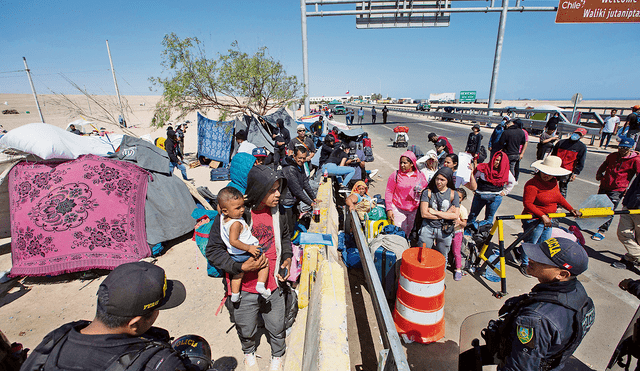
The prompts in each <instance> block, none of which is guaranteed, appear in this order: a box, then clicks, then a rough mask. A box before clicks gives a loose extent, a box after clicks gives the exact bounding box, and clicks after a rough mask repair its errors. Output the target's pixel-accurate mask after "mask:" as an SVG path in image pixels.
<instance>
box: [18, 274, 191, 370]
mask: <svg viewBox="0 0 640 371" xmlns="http://www.w3.org/2000/svg"><path fill="white" fill-rule="evenodd" d="M186 295H187V293H186V290H185V288H184V285H183V284H182V283H181V282H180V281H176V280H167V278H166V276H165V271H164V269H162V268H160V267H158V266H155V265H153V264H151V263H147V262H135V263H125V264H121V265H119V266H118V267H116V268H115V269H114V270H113V271H111V273H109V275H108V276H107V278H105V279H104V281H102V283H101V284H100V287H99V288H98V294H97V296H98V302H97V305H96V316H95V318H94V319H93V321H91V322H89V321H76V322H70V323H67V324H65V325H62V326H61V327H59V328H58V329H56V330H53V331H52V332H50V333H49V334H48V335H47V336H45V338H44V340H42V342H41V343H40V345H38V346H37V347H36V348H35V349H34V350H33V351H32V352H31V354H30V355H29V358H27V360H26V361H25V363H24V364H23V365H22V368H21V370H23V371H35V370H88V371H102V370H107V369H108V370H113V369H116V370H128V369H135V370H145V371H151V370H158V371H181V370H186V366H185V363H184V362H183V360H182V358H181V357H180V356H179V355H178V353H176V352H175V351H174V350H172V349H171V346H170V341H171V338H170V336H169V333H168V332H167V330H164V329H161V328H157V327H152V326H153V324H154V322H155V321H156V319H157V318H158V314H159V313H160V311H161V310H164V309H170V308H175V307H177V306H179V305H180V304H182V303H183V302H184V300H185V298H186ZM114 366H115V368H114ZM118 366H119V367H118ZM129 366H131V368H129Z"/></svg>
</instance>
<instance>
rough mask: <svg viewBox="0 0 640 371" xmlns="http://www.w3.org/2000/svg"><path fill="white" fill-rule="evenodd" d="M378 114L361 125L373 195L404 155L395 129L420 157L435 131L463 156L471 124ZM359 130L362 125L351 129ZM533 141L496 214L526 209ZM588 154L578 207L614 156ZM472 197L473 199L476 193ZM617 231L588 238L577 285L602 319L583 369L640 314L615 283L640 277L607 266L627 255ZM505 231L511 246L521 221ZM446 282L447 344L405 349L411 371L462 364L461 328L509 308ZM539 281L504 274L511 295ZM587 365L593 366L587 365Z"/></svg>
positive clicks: (473, 285)
mask: <svg viewBox="0 0 640 371" xmlns="http://www.w3.org/2000/svg"><path fill="white" fill-rule="evenodd" d="M381 108H382V107H378V108H377V111H378V115H377V123H376V124H375V125H371V117H370V110H365V112H366V115H365V119H364V124H363V125H362V126H361V127H362V128H363V129H364V130H366V131H367V132H368V133H369V136H370V137H371V138H372V141H373V147H374V148H373V150H374V155H375V158H376V160H375V162H373V163H372V164H371V167H376V168H378V169H379V170H380V172H379V177H378V178H377V179H376V181H375V182H374V184H373V185H372V187H371V194H372V195H373V194H376V193H380V194H384V189H385V186H386V179H387V178H388V177H389V175H390V174H391V173H392V172H393V171H394V170H396V169H397V168H398V160H399V157H400V155H401V154H402V152H404V151H405V149H399V148H393V147H391V141H390V139H389V138H391V137H393V128H394V127H395V126H396V125H405V126H408V127H409V137H410V139H409V144H410V145H411V144H415V145H418V146H419V147H420V148H421V149H422V151H423V152H426V151H427V150H429V149H432V148H433V145H432V144H431V143H430V142H428V140H427V136H428V134H429V133H430V132H435V133H436V134H438V135H444V136H446V137H448V138H449V141H450V142H451V144H452V145H453V148H454V150H455V151H456V152H458V151H462V150H464V148H465V145H466V140H467V137H468V135H469V133H470V132H471V125H470V124H469V123H465V124H461V123H456V122H443V121H433V120H425V119H424V118H423V117H418V116H414V117H411V116H410V115H407V114H392V113H390V114H389V117H388V122H387V124H386V125H383V124H382V113H381V112H380V110H381ZM356 112H357V110H356ZM335 119H336V120H337V121H341V122H345V118H344V116H336V117H335ZM356 122H357V118H356ZM354 127H360V126H359V125H354ZM491 130H492V129H487V128H483V129H482V134H483V136H484V140H483V144H484V145H485V146H486V145H487V141H488V138H489V136H490V135H491ZM536 142H537V138H535V137H531V138H530V143H529V147H528V149H527V151H526V153H525V156H524V158H523V160H522V162H521V164H522V170H521V176H520V181H519V184H518V185H517V186H516V187H515V188H514V191H513V192H512V194H511V195H510V196H509V197H508V198H506V199H505V200H504V201H503V203H502V205H501V207H500V209H499V211H498V214H499V215H508V214H518V213H520V212H521V211H522V191H523V187H524V184H525V183H526V181H527V180H529V179H530V178H531V176H532V173H531V171H530V168H529V165H530V164H531V163H532V162H533V161H535V152H536ZM588 149H589V151H588V154H587V160H586V165H585V169H584V171H583V173H582V174H581V175H580V177H578V179H577V180H576V181H574V182H573V183H572V184H570V186H569V192H568V193H569V194H568V201H569V202H570V203H571V204H572V205H573V206H576V207H577V206H578V205H579V204H580V203H581V202H582V201H584V199H586V198H587V197H588V196H589V195H592V194H595V193H597V189H598V183H597V182H596V181H595V172H596V170H597V168H598V166H599V165H600V164H601V163H602V161H603V160H604V159H605V156H606V155H607V154H608V153H610V152H603V151H599V150H597V148H594V147H591V146H588ZM469 195H470V196H472V195H471V193H469ZM470 204H471V200H467V201H466V202H465V205H466V206H467V208H469V207H470ZM616 227H617V218H616V220H614V223H613V225H612V226H611V228H610V230H609V233H608V234H607V238H606V239H605V240H603V241H601V242H595V241H592V240H591V239H590V238H589V237H590V236H591V233H590V232H586V233H585V237H586V239H587V247H586V250H587V252H588V254H589V256H590V258H591V259H590V263H589V270H588V271H587V272H585V273H584V274H583V275H581V277H580V280H581V281H582V282H583V283H584V285H585V287H586V289H587V292H588V293H589V294H590V296H591V297H592V298H593V300H594V303H595V305H596V313H597V314H596V322H595V325H594V327H593V329H592V330H591V332H590V333H589V334H588V335H587V337H586V339H585V340H584V342H583V343H582V345H581V346H580V347H579V348H578V350H577V351H576V353H575V356H576V358H577V359H578V360H580V361H581V362H582V363H583V364H584V365H582V367H581V368H577V369H585V370H587V369H595V370H603V369H604V368H605V367H606V364H607V362H608V360H609V357H610V356H611V354H612V353H613V349H614V348H615V345H616V344H617V342H618V340H619V338H620V336H621V335H622V332H623V331H624V329H625V328H626V326H627V324H628V322H629V321H630V319H631V317H632V316H633V314H634V312H635V310H636V309H637V308H638V304H639V302H638V300H637V299H636V298H635V297H633V296H631V295H629V294H627V293H626V292H623V291H622V290H620V289H619V288H618V287H617V284H618V282H620V281H621V280H622V279H624V278H628V277H631V278H634V279H638V278H640V277H637V275H635V274H633V273H632V272H629V271H624V270H616V269H614V268H611V267H610V263H611V262H613V261H614V260H618V259H619V258H620V257H621V255H622V254H623V253H624V248H623V246H622V245H621V244H620V243H619V242H618V240H617V238H616V234H615V230H616ZM505 229H506V231H505V240H506V243H507V244H509V243H510V242H512V241H513V240H515V238H516V236H517V234H518V233H520V232H521V231H522V229H521V225H520V223H519V222H515V221H513V222H506V223H505ZM446 283H447V286H446V288H447V290H446V298H445V300H446V304H445V320H446V335H445V338H444V339H443V340H441V341H440V342H438V344H439V345H437V346H436V345H435V344H434V345H430V346H422V345H416V344H409V345H405V347H406V350H407V356H408V359H409V362H410V364H412V365H413V366H412V368H413V369H433V370H450V369H454V368H455V367H456V366H455V362H456V360H457V358H455V357H454V356H452V354H453V353H455V352H457V342H458V339H459V329H460V325H461V323H462V321H463V320H464V318H466V317H467V316H469V315H471V314H474V313H478V312H482V311H487V310H497V309H498V308H500V306H501V305H502V304H503V302H504V299H495V298H493V297H492V296H491V294H490V292H489V291H488V290H487V288H486V287H485V286H483V283H481V282H479V281H477V280H476V279H474V278H473V277H472V276H466V277H464V278H463V280H462V281H459V282H456V281H453V277H452V274H451V272H447V278H446ZM536 283H537V281H536V280H535V279H533V278H525V277H524V276H522V275H521V274H520V273H519V272H518V270H516V269H515V268H513V267H509V268H508V270H507V289H508V292H509V296H515V295H519V294H521V293H525V292H528V291H529V290H530V288H531V287H533V286H534V285H535V284H536ZM489 286H490V287H492V288H493V289H496V290H497V289H499V284H498V283H490V282H489ZM371 316H373V314H371ZM585 365H588V366H590V367H585Z"/></svg>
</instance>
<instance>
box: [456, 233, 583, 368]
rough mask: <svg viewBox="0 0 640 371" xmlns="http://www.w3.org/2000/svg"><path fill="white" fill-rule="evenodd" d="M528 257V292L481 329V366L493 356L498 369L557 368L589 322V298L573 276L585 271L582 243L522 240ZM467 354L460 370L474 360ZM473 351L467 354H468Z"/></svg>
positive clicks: (572, 348) (560, 365) (463, 355)
mask: <svg viewBox="0 0 640 371" xmlns="http://www.w3.org/2000/svg"><path fill="white" fill-rule="evenodd" d="M522 247H523V248H524V250H525V252H526V253H527V256H529V267H528V273H529V274H530V275H531V276H533V277H535V278H537V279H538V282H539V283H538V284H537V285H536V286H534V287H533V289H532V290H531V292H530V293H528V294H524V295H520V296H516V297H514V298H511V299H509V300H507V301H506V303H505V304H504V305H503V306H502V308H500V311H499V314H500V319H499V320H496V321H491V322H490V323H489V326H488V327H487V328H486V329H485V330H484V331H483V334H482V336H483V337H484V338H485V340H486V342H487V345H486V347H485V348H483V349H482V358H483V363H484V364H491V363H492V362H491V360H493V358H494V357H495V358H496V359H497V360H498V370H499V371H513V370H519V371H529V370H531V371H533V370H536V371H537V370H560V369H562V367H563V365H564V363H565V362H566V361H567V360H568V359H569V357H570V356H571V355H572V354H573V352H574V351H575V350H576V348H578V345H580V342H582V339H583V338H584V336H585V335H586V334H587V332H588V331H589V329H590V328H591V326H592V325H593V322H594V320H595V307H594V305H593V301H592V300H591V298H589V296H587V293H586V291H585V289H584V287H583V286H582V284H581V283H580V281H578V279H577V276H578V275H580V274H582V273H583V272H584V271H586V270H587V267H588V264H589V257H588V256H587V253H586V252H585V251H584V249H583V248H582V246H580V245H579V244H578V243H576V242H574V241H571V240H569V239H566V238H550V239H548V240H546V241H544V242H542V243H540V244H526V243H525V244H522ZM466 353H468V352H465V353H463V354H462V355H461V357H460V362H461V363H460V365H461V368H460V370H468V369H473V368H472V367H469V366H470V365H473V364H474V362H475V357H472V358H473V359H470V358H468V357H467V356H468V354H466ZM471 355H473V354H471Z"/></svg>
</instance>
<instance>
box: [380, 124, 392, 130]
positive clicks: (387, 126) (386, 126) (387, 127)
mask: <svg viewBox="0 0 640 371" xmlns="http://www.w3.org/2000/svg"><path fill="white" fill-rule="evenodd" d="M382 127H383V128H385V129H389V130H391V131H393V128H391V127H389V125H382Z"/></svg>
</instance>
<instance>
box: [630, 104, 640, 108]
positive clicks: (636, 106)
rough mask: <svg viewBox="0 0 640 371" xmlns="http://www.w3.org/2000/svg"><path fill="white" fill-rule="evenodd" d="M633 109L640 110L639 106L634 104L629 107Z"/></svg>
mask: <svg viewBox="0 0 640 371" xmlns="http://www.w3.org/2000/svg"><path fill="white" fill-rule="evenodd" d="M631 108H633V109H640V104H636V105H635V106H633V107H631Z"/></svg>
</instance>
